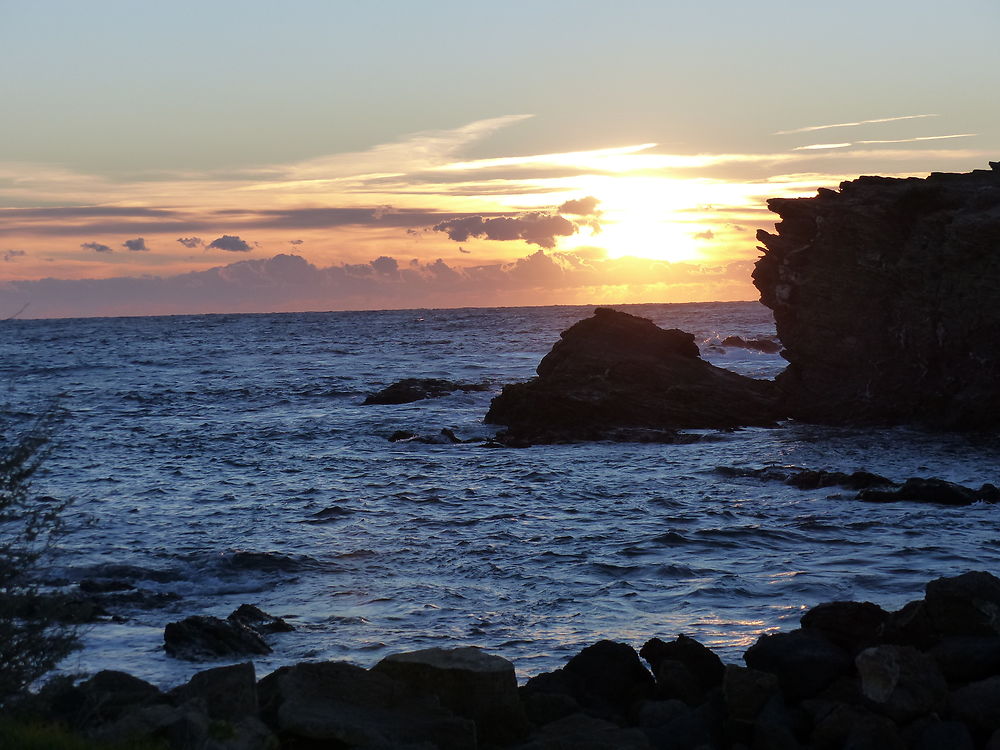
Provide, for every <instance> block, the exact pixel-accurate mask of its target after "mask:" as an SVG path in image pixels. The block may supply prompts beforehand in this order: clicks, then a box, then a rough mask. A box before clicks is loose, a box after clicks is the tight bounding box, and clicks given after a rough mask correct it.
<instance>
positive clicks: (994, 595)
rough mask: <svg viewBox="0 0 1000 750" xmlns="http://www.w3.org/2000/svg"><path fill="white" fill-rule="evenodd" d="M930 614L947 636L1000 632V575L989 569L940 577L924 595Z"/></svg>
mask: <svg viewBox="0 0 1000 750" xmlns="http://www.w3.org/2000/svg"><path fill="white" fill-rule="evenodd" d="M924 604H925V607H926V610H927V616H928V618H929V620H930V622H931V624H932V625H933V627H934V628H935V630H936V631H937V632H938V633H941V634H943V635H983V636H992V635H1000V578H997V577H996V576H994V575H992V574H990V573H987V572H985V571H970V572H968V573H963V574H962V575H958V576H952V577H944V578H937V579H935V580H933V581H930V582H929V583H928V584H927V587H926V590H925V594H924Z"/></svg>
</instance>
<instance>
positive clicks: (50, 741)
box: [0, 719, 168, 750]
mask: <svg viewBox="0 0 1000 750" xmlns="http://www.w3.org/2000/svg"><path fill="white" fill-rule="evenodd" d="M0 747H3V748H10V750H165V748H167V747H168V745H167V743H166V741H165V740H149V739H145V740H135V741H130V742H123V743H116V744H114V745H108V744H107V743H97V742H92V741H90V740H87V739H84V738H83V737H80V736H79V735H76V734H73V733H72V732H69V731H67V730H66V729H63V728H62V727H59V726H57V725H55V724H40V723H32V722H20V721H13V720H10V719H3V720H0Z"/></svg>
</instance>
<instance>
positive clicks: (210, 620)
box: [163, 615, 271, 661]
mask: <svg viewBox="0 0 1000 750" xmlns="http://www.w3.org/2000/svg"><path fill="white" fill-rule="evenodd" d="M163 647H164V649H165V650H166V652H167V654H169V655H170V656H173V657H174V658H176V659H185V660H187V661H202V660H205V659H218V658H222V657H230V656H244V655H246V654H269V653H271V647H270V646H268V645H267V644H266V643H265V642H264V639H263V638H262V637H261V635H260V633H258V632H257V631H256V630H253V629H252V628H248V627H247V626H246V625H241V624H240V623H238V622H232V621H230V620H222V619H220V618H218V617H210V616H207V615H194V616H192V617H186V618H184V619H183V620H181V621H179V622H171V623H167V626H166V627H165V628H164V629H163Z"/></svg>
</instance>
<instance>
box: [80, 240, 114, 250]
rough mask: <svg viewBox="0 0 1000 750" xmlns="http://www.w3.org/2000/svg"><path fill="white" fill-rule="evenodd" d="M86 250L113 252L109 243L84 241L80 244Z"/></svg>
mask: <svg viewBox="0 0 1000 750" xmlns="http://www.w3.org/2000/svg"><path fill="white" fill-rule="evenodd" d="M80 247H82V248H83V249H84V250H93V251H94V252H95V253H110V252H113V251H112V250H111V248H110V247H108V246H107V245H102V244H101V243H100V242H84V243H82V244H81V245H80Z"/></svg>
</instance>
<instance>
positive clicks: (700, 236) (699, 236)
mask: <svg viewBox="0 0 1000 750" xmlns="http://www.w3.org/2000/svg"><path fill="white" fill-rule="evenodd" d="M691 236H692V237H694V238H695V239H696V240H710V239H713V238H714V237H715V232H713V231H712V230H711V229H706V230H705V231H704V232H696V233H695V234H693V235H691Z"/></svg>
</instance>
